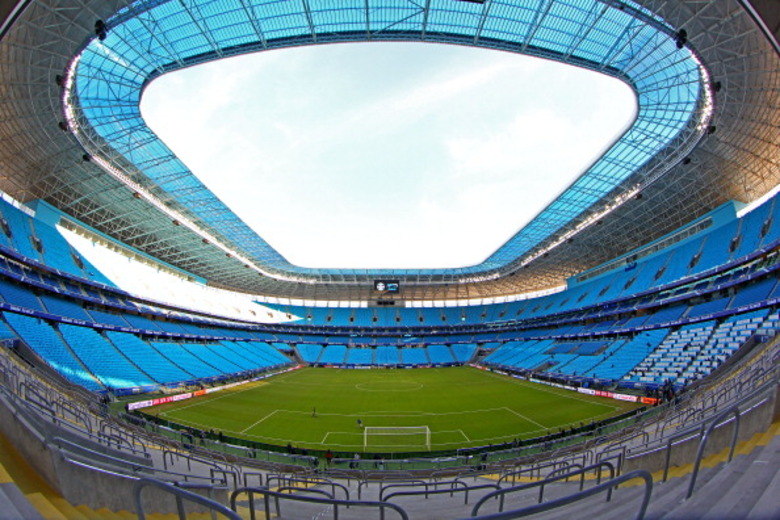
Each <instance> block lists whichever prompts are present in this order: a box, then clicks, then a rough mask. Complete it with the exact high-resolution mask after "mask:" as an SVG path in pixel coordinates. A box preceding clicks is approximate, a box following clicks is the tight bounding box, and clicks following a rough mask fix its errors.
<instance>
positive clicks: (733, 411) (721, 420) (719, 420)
mask: <svg viewBox="0 0 780 520" xmlns="http://www.w3.org/2000/svg"><path fill="white" fill-rule="evenodd" d="M730 415H733V416H734V432H733V433H732V435H731V447H730V448H729V457H728V460H727V461H726V463H727V464H728V463H729V462H731V459H732V457H733V456H734V447H735V446H736V444H737V437H738V436H739V417H740V410H739V404H735V405H734V406H731V407H729V408H728V409H726V410H724V411H723V412H722V413H721V414H720V415H718V416H717V417H716V418H715V419H714V420H713V421H712V423H711V424H710V425H709V427H707V430H706V431H705V432H704V434H703V435H702V436H701V438H700V439H699V447H698V449H697V450H696V459H695V460H694V463H693V471H692V472H691V481H690V483H689V484H688V491H687V493H686V494H685V499H686V500H687V499H689V498H691V495H693V489H694V487H696V479H697V477H698V476H699V469H700V467H701V459H702V456H703V455H704V448H706V446H707V441H708V440H709V437H710V435H711V434H712V432H713V430H715V428H716V427H717V426H720V425H721V424H725V422H726V419H727V418H728V417H729V416H730Z"/></svg>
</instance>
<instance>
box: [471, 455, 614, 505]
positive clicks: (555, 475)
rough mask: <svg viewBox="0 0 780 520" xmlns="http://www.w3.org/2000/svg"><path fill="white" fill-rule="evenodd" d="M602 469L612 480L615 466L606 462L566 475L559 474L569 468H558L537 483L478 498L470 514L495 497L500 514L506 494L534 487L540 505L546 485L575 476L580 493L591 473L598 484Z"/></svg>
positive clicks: (497, 491) (502, 490)
mask: <svg viewBox="0 0 780 520" xmlns="http://www.w3.org/2000/svg"><path fill="white" fill-rule="evenodd" d="M575 466H579V464H575ZM604 467H606V468H607V469H608V470H609V478H610V479H614V478H615V466H613V465H612V463H610V462H606V461H604V462H597V463H596V464H592V465H590V466H585V467H582V466H580V467H579V468H578V469H575V470H571V471H567V472H566V473H561V472H562V471H563V470H566V469H569V468H560V469H557V470H553V471H552V472H551V473H550V474H549V475H548V476H547V478H545V479H544V480H539V481H537V482H529V483H527V484H520V485H518V486H512V487H508V488H503V489H498V490H496V491H494V492H492V493H488V494H487V495H485V496H483V497H482V498H480V499H479V501H478V502H477V503H476V504H474V508H473V509H472V510H471V514H472V515H476V514H477V512H478V511H479V508H480V507H482V504H484V503H486V502H487V501H488V500H491V499H493V498H496V497H498V511H499V513H500V512H502V511H503V510H504V504H505V500H506V496H507V495H508V494H511V493H517V492H519V491H525V490H528V489H533V488H535V487H538V488H539V498H538V501H539V503H541V502H542V501H543V500H544V489H545V486H546V485H547V484H551V483H553V482H559V481H561V480H565V481H566V482H568V481H569V479H570V478H571V477H576V476H579V477H580V491H582V488H583V487H584V486H585V475H586V474H587V473H591V472H593V473H596V475H597V477H596V478H597V481H596V482H597V483H600V482H601V469H602V468H604ZM611 498H612V492H611V491H610V492H609V493H607V501H609V500H610V499H611Z"/></svg>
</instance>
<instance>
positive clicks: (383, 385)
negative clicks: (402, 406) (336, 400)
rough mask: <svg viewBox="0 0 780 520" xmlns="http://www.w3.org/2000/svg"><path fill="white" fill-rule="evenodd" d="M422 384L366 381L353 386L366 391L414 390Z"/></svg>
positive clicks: (418, 388)
mask: <svg viewBox="0 0 780 520" xmlns="http://www.w3.org/2000/svg"><path fill="white" fill-rule="evenodd" d="M423 386H425V385H423V384H422V383H418V382H416V381H367V382H365V383H358V384H356V385H355V388H357V389H358V390H364V391H366V392H414V391H415V390H420V389H421V388H422V387H423Z"/></svg>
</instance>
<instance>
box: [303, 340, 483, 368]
mask: <svg viewBox="0 0 780 520" xmlns="http://www.w3.org/2000/svg"><path fill="white" fill-rule="evenodd" d="M296 349H297V351H298V354H299V355H300V357H301V359H303V360H304V361H306V362H307V363H309V364H312V365H360V366H369V365H378V366H398V365H404V366H415V365H451V364H455V363H458V364H462V363H467V362H468V361H470V360H471V359H472V358H473V357H474V354H475V352H476V350H477V345H476V344H474V343H470V344H454V345H425V346H418V347H402V348H399V347H397V346H388V345H380V346H377V347H354V346H347V345H338V344H336V345H325V346H323V345H314V344H307V343H300V344H298V345H296Z"/></svg>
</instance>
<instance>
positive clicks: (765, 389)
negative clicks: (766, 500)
mask: <svg viewBox="0 0 780 520" xmlns="http://www.w3.org/2000/svg"><path fill="white" fill-rule="evenodd" d="M776 393H777V381H770V382H769V383H765V384H764V385H762V386H761V387H760V388H758V389H757V390H755V391H754V392H752V393H751V395H750V396H749V398H746V399H743V400H742V401H740V402H739V403H736V404H734V405H732V406H730V407H729V408H727V409H726V410H723V411H722V412H721V413H720V415H718V416H717V417H715V418H714V419H713V420H712V422H711V423H710V425H709V426H708V427H707V429H706V430H704V429H702V433H701V436H700V439H699V447H698V448H697V450H696V458H695V459H694V463H693V471H692V472H691V481H690V483H689V485H688V491H687V493H686V495H685V498H686V499H689V498H691V495H693V491H694V489H695V487H696V479H697V478H698V476H699V469H700V468H701V460H702V457H703V456H704V450H705V449H706V447H707V442H708V441H709V439H710V436H711V435H712V432H713V431H714V430H715V428H717V427H719V426H721V425H723V424H726V423H728V422H731V421H728V420H727V419H728V418H729V417H731V416H733V417H734V430H733V432H732V434H731V442H730V444H729V455H728V459H727V460H726V463H727V464H728V463H729V462H731V460H732V458H733V457H734V448H735V447H736V445H737V439H738V438H739V427H740V416H741V415H742V414H743V407H744V405H745V404H746V403H747V402H749V401H750V400H751V398H753V399H755V398H757V397H759V396H766V397H765V398H771V396H774V395H776Z"/></svg>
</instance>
